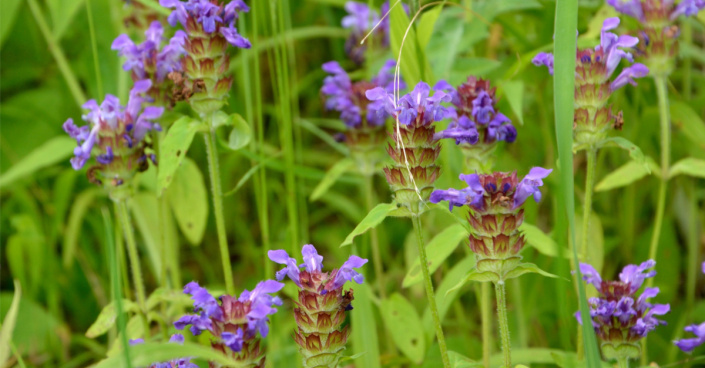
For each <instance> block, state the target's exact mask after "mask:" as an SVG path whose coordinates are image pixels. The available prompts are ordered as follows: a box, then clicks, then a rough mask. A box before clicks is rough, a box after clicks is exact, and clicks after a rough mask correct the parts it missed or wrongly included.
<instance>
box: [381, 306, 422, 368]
mask: <svg viewBox="0 0 705 368" xmlns="http://www.w3.org/2000/svg"><path fill="white" fill-rule="evenodd" d="M381 309H382V319H383V320H384V324H385V325H386V326H387V331H389V333H390V334H391V335H392V339H393V340H394V344H395V345H396V346H397V347H398V348H399V350H401V351H402V353H404V355H406V356H407V357H408V358H409V359H411V361H413V362H415V363H417V364H420V363H421V362H422V361H423V358H424V353H425V352H426V346H425V345H426V339H425V338H424V330H423V326H422V325H421V319H420V318H419V315H418V313H416V310H415V309H414V306H413V305H411V303H409V301H408V300H406V299H405V298H404V297H403V296H402V295H401V294H399V293H394V294H392V295H391V296H390V297H389V299H386V300H383V301H382V307H381ZM402 326H403V328H401V327H402Z"/></svg>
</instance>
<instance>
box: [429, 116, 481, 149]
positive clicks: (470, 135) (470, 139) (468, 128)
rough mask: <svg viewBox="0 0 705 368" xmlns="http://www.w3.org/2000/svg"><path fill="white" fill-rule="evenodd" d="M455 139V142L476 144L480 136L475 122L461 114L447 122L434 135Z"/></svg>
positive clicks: (436, 137) (437, 137) (435, 137)
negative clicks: (444, 126)
mask: <svg viewBox="0 0 705 368" xmlns="http://www.w3.org/2000/svg"><path fill="white" fill-rule="evenodd" d="M444 138H450V139H455V144H462V143H467V144H471V145H472V144H476V143H477V142H478V140H479V138H480V134H479V133H478V131H477V126H476V125H475V122H473V121H472V120H470V118H468V117H467V116H465V115H463V116H461V117H459V118H458V120H456V121H453V122H451V123H450V124H448V128H446V129H445V130H442V131H440V132H438V133H436V134H435V135H434V139H444Z"/></svg>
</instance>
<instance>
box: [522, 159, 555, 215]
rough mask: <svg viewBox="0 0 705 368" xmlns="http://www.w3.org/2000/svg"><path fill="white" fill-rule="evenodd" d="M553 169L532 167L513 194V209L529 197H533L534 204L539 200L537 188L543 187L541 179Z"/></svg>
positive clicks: (539, 193)
mask: <svg viewBox="0 0 705 368" xmlns="http://www.w3.org/2000/svg"><path fill="white" fill-rule="evenodd" d="M552 171H553V169H544V168H542V167H538V166H537V167H532V168H531V170H529V173H528V174H527V175H526V176H525V177H524V179H522V180H521V182H520V183H519V185H517V190H516V194H514V208H518V207H519V206H521V205H522V204H524V202H525V201H526V199H527V198H529V196H531V195H533V196H534V200H535V201H536V202H538V201H540V200H541V191H540V190H539V187H540V186H542V185H543V180H541V179H543V178H545V177H547V176H548V174H550V173H551V172H552Z"/></svg>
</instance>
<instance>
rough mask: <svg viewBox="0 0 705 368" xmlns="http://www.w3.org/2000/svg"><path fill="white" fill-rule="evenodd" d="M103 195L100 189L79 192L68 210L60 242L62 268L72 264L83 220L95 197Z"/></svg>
mask: <svg viewBox="0 0 705 368" xmlns="http://www.w3.org/2000/svg"><path fill="white" fill-rule="evenodd" d="M101 195H104V190H103V189H102V188H90V189H88V190H86V191H83V192H81V193H80V194H79V195H78V196H76V198H75V199H74V200H73V204H72V205H71V209H70V210H69V218H68V221H67V222H66V229H65V230H64V241H63V242H62V245H63V249H62V256H63V257H62V258H63V263H64V268H67V269H68V268H69V267H70V266H71V264H72V263H73V259H74V257H75V255H76V249H77V248H78V238H79V236H80V235H81V234H82V231H81V230H82V226H83V218H84V217H85V216H86V213H87V212H88V209H89V208H90V206H91V205H92V204H93V202H94V201H95V198H96V197H97V196H101Z"/></svg>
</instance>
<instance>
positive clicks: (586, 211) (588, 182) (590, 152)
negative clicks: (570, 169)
mask: <svg viewBox="0 0 705 368" xmlns="http://www.w3.org/2000/svg"><path fill="white" fill-rule="evenodd" d="M585 156H587V172H586V173H585V202H584V203H583V228H582V236H581V238H580V240H581V243H580V255H581V256H582V259H583V261H584V262H588V263H589V262H591V261H592V260H591V259H590V257H589V256H588V234H589V232H590V213H591V212H592V193H593V185H594V183H595V166H596V165H595V161H597V150H596V149H595V148H594V147H590V148H588V149H587V150H586V151H585Z"/></svg>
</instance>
